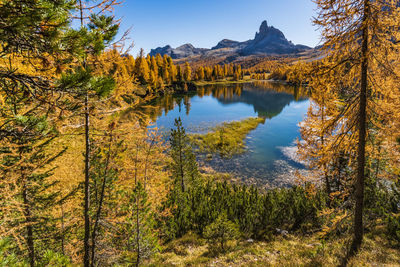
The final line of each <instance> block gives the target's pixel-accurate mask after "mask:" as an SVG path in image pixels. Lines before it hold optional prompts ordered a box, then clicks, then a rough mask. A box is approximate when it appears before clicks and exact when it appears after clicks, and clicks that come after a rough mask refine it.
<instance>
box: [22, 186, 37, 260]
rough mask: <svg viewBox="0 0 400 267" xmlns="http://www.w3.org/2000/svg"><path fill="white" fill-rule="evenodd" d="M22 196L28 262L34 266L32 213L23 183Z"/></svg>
mask: <svg viewBox="0 0 400 267" xmlns="http://www.w3.org/2000/svg"><path fill="white" fill-rule="evenodd" d="M22 197H23V200H24V206H25V209H24V215H25V222H26V244H27V246H28V254H29V264H30V266H31V267H33V266H35V246H34V244H33V226H32V215H31V210H30V208H31V207H30V204H29V200H28V195H27V189H26V185H25V184H24V188H23V191H22Z"/></svg>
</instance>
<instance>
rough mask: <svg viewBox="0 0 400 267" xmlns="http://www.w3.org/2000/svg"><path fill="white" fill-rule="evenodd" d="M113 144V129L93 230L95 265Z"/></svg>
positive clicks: (92, 263) (92, 264)
mask: <svg viewBox="0 0 400 267" xmlns="http://www.w3.org/2000/svg"><path fill="white" fill-rule="evenodd" d="M111 144H112V131H111V133H110V140H109V144H108V153H107V158H106V163H105V166H104V174H103V183H102V185H101V193H100V200H99V207H98V209H97V212H96V220H95V222H94V226H93V231H92V247H91V249H92V251H91V253H92V256H91V258H92V262H91V266H92V267H93V266H94V258H95V251H96V234H97V228H98V225H99V221H100V215H101V211H102V208H103V201H104V194H105V189H106V182H107V173H108V165H109V163H110V156H111Z"/></svg>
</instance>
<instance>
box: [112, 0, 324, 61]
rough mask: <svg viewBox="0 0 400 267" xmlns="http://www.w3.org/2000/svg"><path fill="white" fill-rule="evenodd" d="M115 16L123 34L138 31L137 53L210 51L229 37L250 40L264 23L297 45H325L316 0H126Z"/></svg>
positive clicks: (134, 34) (135, 38) (134, 38)
mask: <svg viewBox="0 0 400 267" xmlns="http://www.w3.org/2000/svg"><path fill="white" fill-rule="evenodd" d="M115 13H116V17H117V18H121V19H122V22H121V31H124V30H126V29H127V28H129V27H132V31H131V33H130V38H131V40H132V41H133V42H134V43H135V47H134V49H133V50H132V51H131V53H132V54H135V55H136V54H137V52H138V51H139V49H140V48H143V49H144V50H145V52H146V53H147V52H149V51H150V49H152V48H156V47H158V46H165V45H167V44H169V45H171V46H172V47H177V46H179V45H182V44H184V43H191V44H193V45H194V46H195V47H204V48H210V47H212V46H215V45H216V44H217V43H218V42H219V41H220V40H222V39H224V38H227V39H232V40H236V41H245V40H248V39H252V38H254V34H255V32H256V31H258V28H259V26H260V24H261V22H262V21H263V20H267V22H268V25H272V26H274V27H276V28H279V29H280V30H281V31H282V32H283V33H284V34H285V36H286V38H287V39H289V40H291V41H292V42H293V43H295V44H304V45H308V46H315V45H317V44H318V43H319V33H318V31H317V28H316V27H315V26H313V25H312V17H313V16H315V4H314V3H313V2H312V1H311V0H125V2H124V4H123V5H122V6H121V7H118V8H117V9H116V10H115Z"/></svg>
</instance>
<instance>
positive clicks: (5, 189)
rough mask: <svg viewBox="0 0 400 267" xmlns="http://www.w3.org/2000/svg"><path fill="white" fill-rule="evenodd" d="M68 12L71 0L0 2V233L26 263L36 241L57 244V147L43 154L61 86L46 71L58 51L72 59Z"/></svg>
mask: <svg viewBox="0 0 400 267" xmlns="http://www.w3.org/2000/svg"><path fill="white" fill-rule="evenodd" d="M22 10H23V12H21V11H22ZM71 10H72V3H71V2H69V1H46V0H44V1H24V0H23V1H7V0H5V1H1V2H0V16H1V25H2V26H1V27H0V45H1V47H2V48H1V50H2V52H1V53H2V57H1V64H0V101H1V108H0V113H1V117H0V122H1V123H0V124H1V126H0V171H1V177H2V179H1V182H0V195H1V199H0V214H1V215H0V216H1V222H0V233H1V238H6V237H9V238H12V242H11V243H12V244H11V246H13V248H12V249H13V250H14V249H15V244H20V247H21V248H24V251H19V255H21V254H22V253H24V254H25V253H26V254H27V255H26V254H25V256H27V258H28V259H29V264H30V265H31V266H34V265H35V264H37V262H38V261H37V260H38V259H40V255H41V253H42V252H43V250H41V249H42V248H43V247H42V246H39V244H41V245H47V247H50V248H53V249H55V247H53V242H52V241H53V240H55V239H56V231H55V229H54V225H55V220H53V219H52V217H51V216H50V213H51V209H52V208H53V207H54V205H55V204H57V203H56V199H57V198H58V194H57V192H56V191H55V190H54V188H53V185H55V180H52V179H51V176H52V172H53V168H52V166H51V163H52V161H53V160H54V159H56V158H57V157H58V156H59V155H60V153H62V151H63V150H62V149H60V151H58V152H54V154H52V153H49V147H50V146H51V143H52V141H53V140H54V138H56V136H57V132H56V131H55V130H54V127H53V125H52V124H51V123H49V121H50V119H54V118H53V116H54V112H53V111H54V110H55V108H56V106H57V105H58V104H61V103H59V102H58V101H56V99H57V97H58V96H59V94H58V92H60V91H61V89H60V88H58V87H57V86H56V85H55V83H56V80H55V77H54V75H51V74H50V72H49V70H51V69H52V68H55V69H56V70H57V71H59V70H60V69H62V68H64V67H65V65H64V63H63V61H62V60H60V56H59V55H60V54H63V55H62V57H64V59H66V60H68V59H70V58H71V54H70V52H71V51H70V50H69V49H71V48H70V47H69V49H68V50H67V51H63V48H64V47H65V46H66V43H65V42H71V40H72V39H73V38H72V37H71V36H70V35H69V34H67V33H65V30H66V28H67V25H68V15H69V14H70V12H71ZM61 37H63V38H61ZM27 55H29V60H24V57H25V56H27ZM60 102H62V101H60ZM46 168H47V169H46ZM20 239H21V240H20ZM14 242H15V243H14Z"/></svg>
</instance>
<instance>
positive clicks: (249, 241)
mask: <svg viewBox="0 0 400 267" xmlns="http://www.w3.org/2000/svg"><path fill="white" fill-rule="evenodd" d="M246 242H247V243H254V240H253V239H251V238H250V239H247V240H246Z"/></svg>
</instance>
